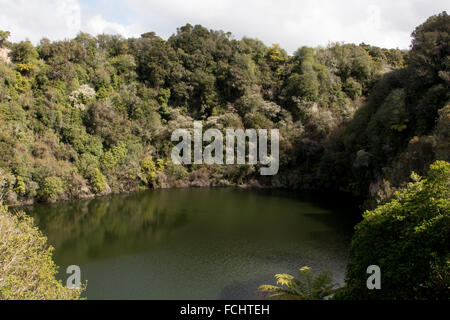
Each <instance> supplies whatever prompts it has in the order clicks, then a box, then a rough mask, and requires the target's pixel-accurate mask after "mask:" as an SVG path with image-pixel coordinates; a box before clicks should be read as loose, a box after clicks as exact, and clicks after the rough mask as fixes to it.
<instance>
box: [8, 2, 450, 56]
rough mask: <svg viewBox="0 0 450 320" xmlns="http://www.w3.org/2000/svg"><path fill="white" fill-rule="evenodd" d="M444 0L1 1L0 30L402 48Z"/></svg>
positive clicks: (23, 34) (445, 6)
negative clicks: (186, 32)
mask: <svg viewBox="0 0 450 320" xmlns="http://www.w3.org/2000/svg"><path fill="white" fill-rule="evenodd" d="M449 9H450V2H449V1H448V0H339V1H337V0H278V1H277V0H160V1H156V0H0V29H2V30H8V31H10V32H11V34H12V37H11V40H13V41H20V40H24V39H29V40H31V41H32V42H34V43H37V42H38V41H39V40H40V39H41V38H42V37H47V38H50V39H52V40H58V39H65V38H72V37H74V36H75V35H76V34H77V33H78V32H79V31H80V30H82V31H84V32H89V33H91V34H94V35H95V34H99V33H113V34H116V33H118V34H122V35H123V36H125V37H137V36H139V35H140V34H142V33H144V32H148V31H154V32H156V33H157V34H158V35H159V36H161V37H163V38H167V37H169V36H170V35H171V34H173V33H174V32H176V28H177V27H180V26H182V25H185V24H186V23H190V24H192V25H195V24H202V25H204V26H205V27H207V28H209V29H220V30H224V31H231V32H232V33H233V35H234V36H235V38H238V39H240V38H242V37H243V36H248V37H252V38H258V39H260V40H263V41H264V42H265V43H266V44H267V45H271V44H272V43H279V44H280V45H281V46H282V47H283V48H285V49H286V50H287V51H288V52H289V53H292V52H293V51H295V50H296V49H297V48H298V47H300V46H303V45H307V46H318V45H327V44H328V43H329V42H330V41H343V42H353V43H361V42H365V43H369V44H373V45H377V46H382V47H388V48H395V47H399V48H408V47H409V44H410V34H411V32H412V31H413V30H414V28H415V27H416V26H417V25H419V24H421V23H422V22H424V21H425V20H426V18H428V17H429V16H431V15H433V14H436V13H439V12H441V11H443V10H447V12H449V11H450V10H449Z"/></svg>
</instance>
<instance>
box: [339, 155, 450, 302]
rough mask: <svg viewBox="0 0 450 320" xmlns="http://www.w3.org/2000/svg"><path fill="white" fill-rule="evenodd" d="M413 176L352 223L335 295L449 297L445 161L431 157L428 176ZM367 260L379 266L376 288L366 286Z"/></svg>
mask: <svg viewBox="0 0 450 320" xmlns="http://www.w3.org/2000/svg"><path fill="white" fill-rule="evenodd" d="M412 177H413V178H414V179H415V181H416V182H414V183H411V184H409V186H408V187H407V188H405V189H404V190H402V191H400V192H397V193H396V196H395V198H394V199H393V200H391V201H390V202H389V203H386V204H384V205H382V206H379V207H378V208H376V209H375V210H373V211H367V212H365V214H364V220H363V221H362V222H361V223H360V224H358V225H357V227H356V233H355V235H354V238H353V241H352V244H351V248H350V257H349V265H348V269H347V279H346V288H344V290H343V291H342V292H341V293H340V294H339V295H338V297H339V298H345V299H449V298H450V291H449V287H448V286H449V283H450V253H449V252H450V237H449V236H450V233H449V230H450V163H448V162H444V161H436V162H435V163H434V164H432V165H431V167H430V171H429V174H428V178H426V179H422V178H420V177H419V176H418V175H416V174H414V173H413V175H412ZM370 265H378V266H379V267H380V269H381V290H368V289H367V286H366V281H367V278H368V275H367V273H366V269H367V267H368V266H370Z"/></svg>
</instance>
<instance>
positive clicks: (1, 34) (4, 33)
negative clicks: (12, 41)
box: [0, 30, 11, 48]
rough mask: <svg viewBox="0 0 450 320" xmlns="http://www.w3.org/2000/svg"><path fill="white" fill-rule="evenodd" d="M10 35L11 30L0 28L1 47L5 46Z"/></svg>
mask: <svg viewBox="0 0 450 320" xmlns="http://www.w3.org/2000/svg"><path fill="white" fill-rule="evenodd" d="M10 35H11V33H10V32H9V31H3V30H0V48H1V47H3V45H4V43H5V42H6V41H7V40H8V38H9V36H10Z"/></svg>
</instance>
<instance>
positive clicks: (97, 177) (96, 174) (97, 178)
mask: <svg viewBox="0 0 450 320" xmlns="http://www.w3.org/2000/svg"><path fill="white" fill-rule="evenodd" d="M90 181H91V184H92V186H93V187H94V189H95V191H96V192H102V191H103V190H105V188H106V183H107V181H106V178H105V176H104V175H103V173H101V171H100V170H99V169H98V168H95V169H93V170H92V171H91V173H90Z"/></svg>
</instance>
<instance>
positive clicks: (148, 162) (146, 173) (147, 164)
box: [141, 157, 160, 185]
mask: <svg viewBox="0 0 450 320" xmlns="http://www.w3.org/2000/svg"><path fill="white" fill-rule="evenodd" d="M159 166H160V165H159ZM141 172H142V180H143V182H144V183H145V184H149V185H152V184H154V183H155V181H156V175H157V168H156V165H155V162H153V159H152V157H147V158H145V159H143V160H142V161H141Z"/></svg>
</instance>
